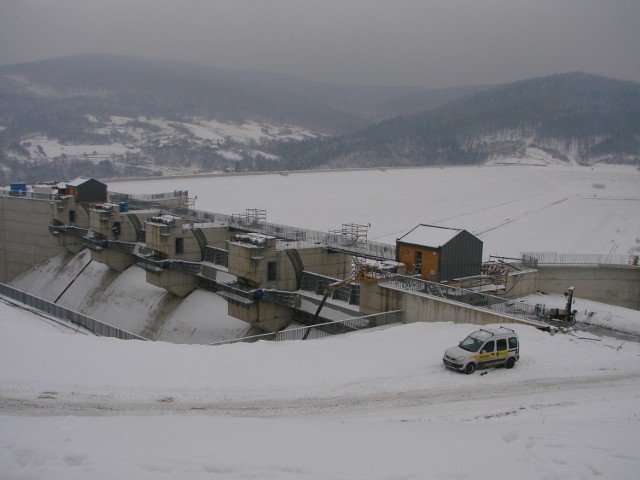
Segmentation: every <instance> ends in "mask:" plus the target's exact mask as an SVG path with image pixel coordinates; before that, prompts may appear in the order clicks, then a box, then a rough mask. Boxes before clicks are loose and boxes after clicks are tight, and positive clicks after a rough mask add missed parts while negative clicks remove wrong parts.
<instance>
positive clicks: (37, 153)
mask: <svg viewBox="0 0 640 480" xmlns="http://www.w3.org/2000/svg"><path fill="white" fill-rule="evenodd" d="M481 88H485V87H466V88H459V89H457V88H454V89H444V90H430V89H424V88H392V87H375V86H340V85H330V84H322V83H318V82H311V81H307V80H303V79H299V78H295V77H290V76H286V75H278V74H272V73H266V72H250V71H239V70H227V69H221V68H217V67H212V66H205V65H198V64H191V63H183V62H176V61H165V60H155V59H146V58H137V57H127V56H115V55H76V56H71V57H64V58H57V59H51V60H43V61H38V62H32V63H25V64H15V65H5V66H0V163H1V164H2V165H1V166H2V171H3V172H5V179H6V178H14V177H16V176H18V177H22V178H23V179H24V178H33V177H34V176H35V175H38V176H42V177H44V178H46V177H49V176H51V175H55V176H62V175H66V176H68V175H70V174H72V173H73V172H75V173H82V174H85V175H96V176H100V175H103V176H120V175H145V174H146V175H148V174H161V173H163V172H164V173H167V171H168V170H167V169H173V170H171V171H172V173H175V172H179V170H180V167H184V170H185V172H189V173H193V172H204V171H211V170H224V169H241V170H244V169H269V168H276V169H277V168H279V165H276V164H274V163H273V162H272V161H271V160H272V155H271V153H270V152H268V151H265V150H264V149H263V148H256V147H260V145H258V144H260V143H265V142H276V143H277V142H281V141H287V142H289V141H291V140H292V138H293V137H292V136H291V135H289V133H290V131H291V130H294V131H296V132H297V131H299V130H300V131H302V132H303V133H302V136H301V137H300V138H305V137H317V136H326V135H334V134H340V133H348V132H354V131H357V130H358V129H360V128H363V127H365V126H367V125H369V124H371V123H373V122H375V121H379V120H382V119H384V118H389V117H390V116H393V115H399V114H411V113H415V112H417V111H422V110H425V109H428V108H433V107H435V106H439V105H442V104H444V103H446V102H447V101H450V100H451V99H453V98H457V97H459V96H461V95H465V94H467V93H469V92H474V91H477V90H479V89H481ZM114 118H126V119H128V124H127V125H126V128H125V126H123V124H122V122H120V123H118V122H115V123H114ZM209 121H215V122H223V123H226V124H227V125H229V128H225V129H224V130H225V131H224V133H221V134H220V136H221V139H216V140H214V141H213V143H212V141H211V137H212V136H215V135H214V133H215V132H209V133H206V134H205V136H204V138H203V137H199V136H198V135H197V132H196V133H194V131H195V130H196V129H198V128H199V127H201V126H202V125H201V124H202V123H203V122H205V123H206V122H209ZM158 122H160V123H162V125H160V126H159V125H158ZM185 123H186V124H187V125H186V126H185V125H184V124H185ZM234 124H235V125H250V127H248V128H253V127H254V126H255V125H256V124H257V125H261V126H262V127H261V128H262V129H263V130H264V131H265V133H264V135H262V136H259V135H254V136H253V137H252V141H253V144H251V145H247V140H246V138H245V139H242V140H239V139H237V138H235V137H234V135H233V134H229V132H230V131H232V130H233V128H232V127H233V125H234ZM279 130H282V131H286V132H287V134H286V135H284V136H285V137H286V138H284V139H283V135H280V134H278V133H277V131H279ZM274 132H276V133H274ZM49 140H56V141H57V144H55V145H54V147H55V148H47V146H48V145H49V146H50V143H48V142H49ZM223 143H224V144H225V145H224V146H225V148H222V144H223ZM249 143H251V142H249ZM110 144H118V145H120V146H119V147H118V148H114V149H112V150H111V152H108V151H106V150H105V149H102V148H98V147H99V146H102V145H110ZM65 145H66V146H73V145H86V146H87V148H86V149H85V150H86V151H84V152H81V153H80V157H79V158H76V157H74V156H73V155H74V154H68V153H64V154H63V153H61V152H62V150H63V149H64V146H65ZM226 147H228V148H226ZM68 150H69V148H66V150H65V152H66V151H68ZM103 151H104V153H103V154H101V153H100V152H103ZM94 152H95V153H94ZM174 171H175V172H174ZM7 172H10V174H9V173H7ZM56 172H59V173H56Z"/></svg>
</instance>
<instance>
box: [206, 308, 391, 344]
mask: <svg viewBox="0 0 640 480" xmlns="http://www.w3.org/2000/svg"><path fill="white" fill-rule="evenodd" d="M398 323H402V310H393V311H390V312H382V313H376V314H373V315H367V316H364V317H353V318H347V319H345V320H337V321H335V322H326V323H319V324H316V325H312V326H307V327H300V328H292V329H289V330H281V331H279V332H276V333H265V334H262V335H253V336H251V337H242V338H236V339H233V340H225V341H222V342H215V343H210V344H209V345H214V346H218V345H229V344H232V343H253V342H257V341H258V340H271V341H276V342H280V341H287V340H305V339H307V338H310V337H309V335H310V334H312V338H313V339H316V338H323V337H328V336H333V335H339V334H343V333H349V332H354V331H357V330H364V329H368V328H375V327H382V326H385V325H393V324H398Z"/></svg>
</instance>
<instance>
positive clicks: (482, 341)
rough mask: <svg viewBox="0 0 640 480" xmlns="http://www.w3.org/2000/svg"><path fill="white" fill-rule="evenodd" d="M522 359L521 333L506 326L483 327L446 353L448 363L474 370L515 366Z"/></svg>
mask: <svg viewBox="0 0 640 480" xmlns="http://www.w3.org/2000/svg"><path fill="white" fill-rule="evenodd" d="M519 359H520V340H519V339H518V334H517V333H516V332H515V331H513V330H511V329H510V328H506V327H502V326H501V327H498V328H481V329H480V330H477V331H475V332H473V333H472V334H471V335H469V336H468V337H467V338H465V339H464V340H462V341H461V342H460V343H459V344H458V345H457V346H455V347H451V348H448V349H447V351H446V352H444V357H442V361H443V363H444V365H445V366H446V367H448V368H451V369H453V370H458V371H463V372H465V373H467V374H469V373H473V372H474V371H475V369H476V368H484V367H496V366H501V365H504V366H505V367H507V368H513V366H514V365H515V364H516V362H517V361H518V360H519Z"/></svg>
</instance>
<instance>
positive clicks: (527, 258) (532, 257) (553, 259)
mask: <svg viewBox="0 0 640 480" xmlns="http://www.w3.org/2000/svg"><path fill="white" fill-rule="evenodd" d="M522 263H523V264H525V265H527V266H528V267H532V268H536V267H537V266H538V265H636V266H637V265H638V264H639V263H640V262H639V256H638V255H624V254H613V253H603V254H598V253H557V252H525V253H522Z"/></svg>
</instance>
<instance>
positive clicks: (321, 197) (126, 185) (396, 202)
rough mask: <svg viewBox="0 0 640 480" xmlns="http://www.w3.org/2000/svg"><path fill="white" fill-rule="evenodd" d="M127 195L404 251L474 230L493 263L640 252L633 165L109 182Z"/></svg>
mask: <svg viewBox="0 0 640 480" xmlns="http://www.w3.org/2000/svg"><path fill="white" fill-rule="evenodd" d="M109 189H110V190H112V191H119V192H123V193H157V192H164V191H173V190H188V191H189V194H190V196H193V197H197V200H196V208H197V209H199V210H205V211H213V212H218V213H226V214H232V213H243V212H244V211H245V210H246V209H250V208H262V209H266V210H267V220H268V221H269V222H272V223H280V224H285V225H293V226H297V227H302V228H309V229H313V230H319V231H323V232H327V231H329V230H337V229H340V227H341V225H342V224H343V223H357V224H362V225H368V224H370V225H371V226H370V228H369V237H368V238H369V239H370V240H375V241H379V242H384V243H391V244H395V240H396V239H397V238H398V237H400V236H402V235H404V234H405V233H407V232H408V231H409V230H411V229H412V228H413V227H415V226H416V225H418V224H420V223H425V224H429V225H438V226H444V227H452V228H461V229H465V230H467V231H469V232H471V233H473V234H474V235H476V236H478V237H479V238H480V239H481V240H482V241H483V242H484V257H485V258H488V257H489V256H490V255H500V256H506V257H519V256H520V254H521V253H522V252H531V251H533V252H562V253H618V254H625V255H627V254H637V253H638V252H639V251H640V171H639V170H638V169H637V168H635V167H631V166H601V165H596V166H593V167H583V166H578V165H558V164H549V165H540V166H530V165H493V166H484V167H459V168H413V169H385V170H358V171H346V172H345V171H341V172H337V171H326V172H290V173H288V174H267V175H221V176H202V177H185V178H171V179H158V180H143V181H132V182H117V181H110V182H109Z"/></svg>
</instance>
